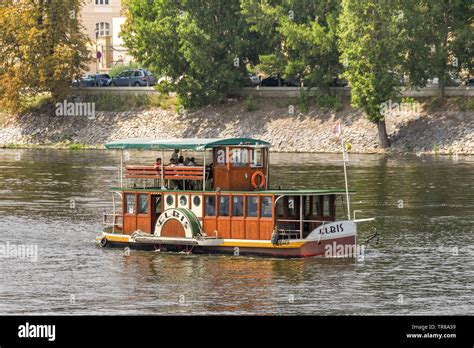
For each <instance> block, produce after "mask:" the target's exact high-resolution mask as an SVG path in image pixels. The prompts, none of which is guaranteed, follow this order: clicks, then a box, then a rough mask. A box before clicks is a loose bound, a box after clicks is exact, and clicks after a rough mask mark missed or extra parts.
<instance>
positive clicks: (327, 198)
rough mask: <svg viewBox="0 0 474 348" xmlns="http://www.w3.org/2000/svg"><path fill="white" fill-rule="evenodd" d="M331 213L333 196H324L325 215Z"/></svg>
mask: <svg viewBox="0 0 474 348" xmlns="http://www.w3.org/2000/svg"><path fill="white" fill-rule="evenodd" d="M331 215H332V214H331V197H330V196H323V216H331Z"/></svg>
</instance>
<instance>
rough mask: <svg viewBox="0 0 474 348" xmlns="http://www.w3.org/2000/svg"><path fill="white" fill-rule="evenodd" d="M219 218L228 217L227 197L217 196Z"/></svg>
mask: <svg viewBox="0 0 474 348" xmlns="http://www.w3.org/2000/svg"><path fill="white" fill-rule="evenodd" d="M219 216H229V196H227V195H225V196H224V195H221V196H219Z"/></svg>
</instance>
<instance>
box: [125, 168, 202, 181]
mask: <svg viewBox="0 0 474 348" xmlns="http://www.w3.org/2000/svg"><path fill="white" fill-rule="evenodd" d="M162 169H163V173H162ZM204 172H205V171H204V167H203V166H193V167H190V166H163V167H155V166H135V165H127V166H125V178H126V179H161V178H163V179H164V180H199V181H202V180H203V178H204Z"/></svg>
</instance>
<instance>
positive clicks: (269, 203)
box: [261, 196, 273, 217]
mask: <svg viewBox="0 0 474 348" xmlns="http://www.w3.org/2000/svg"><path fill="white" fill-rule="evenodd" d="M272 207H273V200H272V197H271V196H262V213H261V217H272Z"/></svg>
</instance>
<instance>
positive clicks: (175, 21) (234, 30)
mask: <svg viewBox="0 0 474 348" xmlns="http://www.w3.org/2000/svg"><path fill="white" fill-rule="evenodd" d="M125 7H126V16H127V22H126V25H125V27H124V32H123V38H124V40H125V42H126V44H127V46H128V47H129V48H130V51H131V53H132V54H133V55H134V56H135V57H137V58H139V59H140V60H141V61H142V62H143V63H144V64H145V65H147V66H148V67H149V68H150V69H151V70H153V71H154V72H155V73H157V74H158V75H161V76H167V77H168V79H167V81H168V82H164V83H163V84H162V85H161V86H160V87H159V88H160V89H161V90H162V91H174V92H177V94H178V95H179V97H180V100H181V103H182V104H183V105H184V106H186V107H197V106H202V105H205V104H207V103H209V102H215V101H218V100H220V99H221V98H222V97H223V96H224V95H225V93H226V92H228V91H229V90H231V89H233V88H238V87H240V86H241V85H242V82H243V79H244V78H245V76H246V72H247V70H246V64H249V63H250V62H253V61H255V59H256V58H257V54H256V52H257V50H258V46H256V45H255V44H254V42H255V41H254V39H255V38H257V36H258V35H257V34H255V33H251V32H250V30H249V25H248V24H247V23H246V21H245V19H244V17H243V15H242V13H241V11H240V3H239V1H238V0H229V1H215V0H179V1H176V0H159V1H154V2H150V1H141V0H128V1H127V2H126V3H125Z"/></svg>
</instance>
